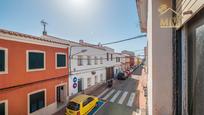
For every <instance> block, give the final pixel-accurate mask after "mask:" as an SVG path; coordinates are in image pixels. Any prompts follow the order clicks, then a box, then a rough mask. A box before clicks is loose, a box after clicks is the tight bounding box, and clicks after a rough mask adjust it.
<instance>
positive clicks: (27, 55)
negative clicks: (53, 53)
mask: <svg viewBox="0 0 204 115" xmlns="http://www.w3.org/2000/svg"><path fill="white" fill-rule="evenodd" d="M30 52H34V53H43V54H44V67H43V68H40V69H29V53H30ZM43 70H46V52H45V51H41V50H26V71H27V72H34V71H43Z"/></svg>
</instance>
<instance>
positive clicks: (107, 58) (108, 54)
mask: <svg viewBox="0 0 204 115" xmlns="http://www.w3.org/2000/svg"><path fill="white" fill-rule="evenodd" d="M106 56H107V61H109V54H108V53H107V54H106Z"/></svg>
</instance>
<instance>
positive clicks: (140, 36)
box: [102, 34, 147, 45]
mask: <svg viewBox="0 0 204 115" xmlns="http://www.w3.org/2000/svg"><path fill="white" fill-rule="evenodd" d="M146 36H147V35H146V34H144V35H139V36H136V37H132V38H128V39H123V40H119V41H115V42H109V43H104V44H102V45H111V44H115V43H120V42H125V41H129V40H134V39H138V38H143V37H146Z"/></svg>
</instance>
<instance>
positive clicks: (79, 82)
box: [78, 79, 82, 92]
mask: <svg viewBox="0 0 204 115" xmlns="http://www.w3.org/2000/svg"><path fill="white" fill-rule="evenodd" d="M81 91H82V79H78V92H81Z"/></svg>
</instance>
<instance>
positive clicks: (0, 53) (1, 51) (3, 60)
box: [0, 48, 8, 74]
mask: <svg viewBox="0 0 204 115" xmlns="http://www.w3.org/2000/svg"><path fill="white" fill-rule="evenodd" d="M7 69H8V50H7V49H5V48H0V74H5V73H7V72H8V70H7Z"/></svg>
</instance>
